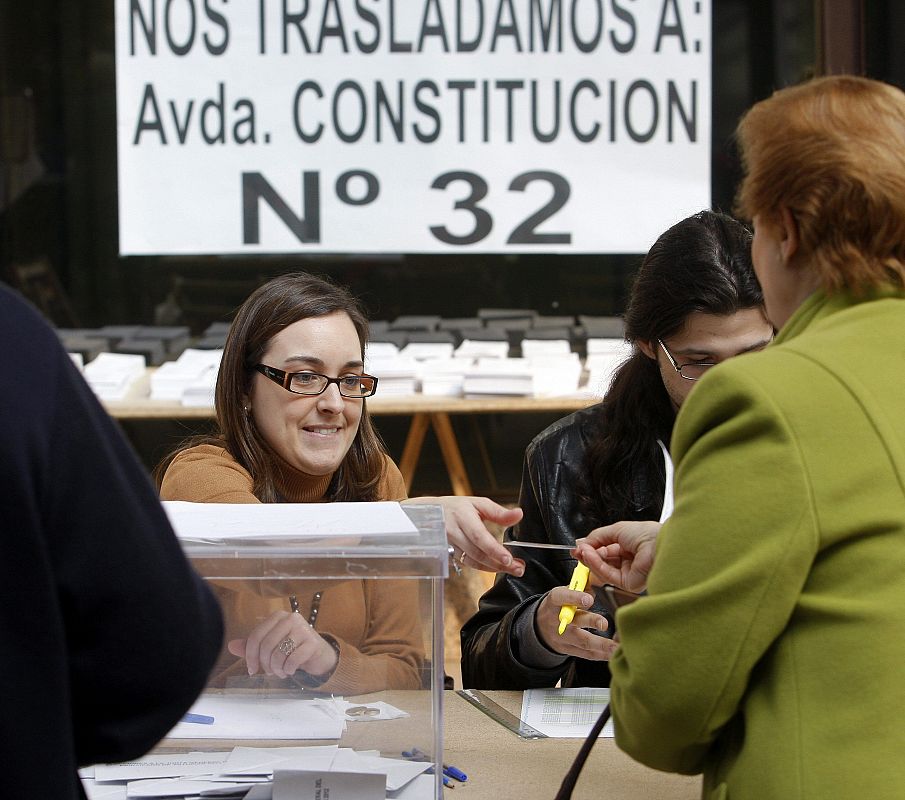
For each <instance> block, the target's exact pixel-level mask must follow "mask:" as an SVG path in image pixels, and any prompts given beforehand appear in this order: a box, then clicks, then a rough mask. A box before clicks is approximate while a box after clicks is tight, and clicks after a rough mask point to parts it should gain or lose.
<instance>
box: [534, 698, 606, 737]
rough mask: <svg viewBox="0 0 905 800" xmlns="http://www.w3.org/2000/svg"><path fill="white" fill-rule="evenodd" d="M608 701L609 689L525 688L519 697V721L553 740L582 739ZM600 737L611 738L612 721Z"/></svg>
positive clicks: (604, 727)
mask: <svg viewBox="0 0 905 800" xmlns="http://www.w3.org/2000/svg"><path fill="white" fill-rule="evenodd" d="M609 702H610V690H609V689H595V688H579V689H528V690H527V691H525V692H524V694H523V695H522V719H523V720H524V721H525V722H526V723H528V724H529V725H530V726H531V727H532V728H535V729H537V730H539V731H540V732H541V733H545V734H547V736H549V737H551V738H554V739H585V738H587V735H588V734H589V733H590V732H591V728H592V727H593V726H594V723H595V722H596V721H597V718H598V717H599V716H600V714H601V712H602V711H603V709H604V706H606V704H607V703H609ZM600 736H601V738H604V737H609V738H612V737H613V736H614V733H613V720H612V719H611V720H609V721H608V722H607V724H606V725H604V726H603V731H602V732H601V733H600Z"/></svg>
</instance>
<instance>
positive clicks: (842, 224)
mask: <svg viewBox="0 0 905 800" xmlns="http://www.w3.org/2000/svg"><path fill="white" fill-rule="evenodd" d="M736 133H737V137H738V142H739V146H740V150H741V155H742V162H743V165H744V168H745V178H744V180H743V181H742V185H741V188H740V190H739V194H738V198H737V208H738V212H739V214H740V215H741V216H743V217H745V218H748V219H750V218H753V217H754V216H755V215H760V216H762V217H764V218H765V219H766V220H768V221H770V220H774V219H775V218H776V215H777V214H778V212H779V210H780V209H781V208H787V209H788V210H789V211H790V212H791V213H792V216H793V217H794V218H795V220H796V222H797V224H798V232H799V237H800V244H799V249H798V252H797V253H796V256H795V261H796V263H798V264H802V265H807V266H808V267H809V268H812V269H814V270H815V271H816V272H817V274H818V276H819V278H820V281H821V284H822V286H823V288H824V289H825V290H826V291H828V292H836V291H840V290H843V289H846V290H850V291H852V292H856V293H860V292H863V291H865V290H867V289H870V288H871V287H875V286H879V285H881V284H888V283H890V282H893V283H897V284H899V285H905V93H903V92H902V91H901V90H899V89H897V88H895V87H893V86H890V85H888V84H885V83H881V82H879V81H874V80H869V79H867V78H858V77H854V76H843V75H837V76H832V77H826V78H817V79H814V80H812V81H808V82H807V83H803V84H801V85H799V86H793V87H790V88H788V89H782V90H780V91H778V92H775V93H774V94H773V96H772V97H770V98H768V99H766V100H763V101H761V102H760V103H757V104H756V105H754V106H753V107H752V108H751V109H750V110H749V111H748V112H747V113H746V114H745V115H744V116H743V117H742V120H741V122H740V123H739V125H738V129H737V132H736Z"/></svg>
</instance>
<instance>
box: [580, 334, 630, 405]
mask: <svg viewBox="0 0 905 800" xmlns="http://www.w3.org/2000/svg"><path fill="white" fill-rule="evenodd" d="M631 354H632V345H631V344H630V343H629V342H626V341H625V340H624V339H588V357H587V358H586V359H585V370H587V373H588V378H587V387H588V390H589V391H590V392H592V393H593V394H596V395H597V396H598V397H603V396H604V395H605V394H606V393H607V390H608V389H609V387H610V381H611V380H612V379H613V374H614V373H615V372H616V370H617V369H618V368H619V365H620V364H622V363H623V362H624V361H625V360H626V359H627V358H629V357H630V356H631Z"/></svg>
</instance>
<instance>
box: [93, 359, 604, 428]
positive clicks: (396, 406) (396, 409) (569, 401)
mask: <svg viewBox="0 0 905 800" xmlns="http://www.w3.org/2000/svg"><path fill="white" fill-rule="evenodd" d="M152 371H153V368H150V369H148V370H146V371H145V374H144V375H143V376H142V377H140V378H138V379H137V380H136V381H135V382H134V383H133V385H132V388H131V389H130V391H129V394H128V396H127V397H126V398H125V399H123V400H106V401H104V407H105V408H106V409H107V412H108V413H109V414H110V415H111V416H113V417H116V418H117V419H176V418H178V419H211V418H213V416H214V409H213V408H212V407H211V406H201V407H192V406H184V405H182V404H181V403H180V402H179V401H178V400H151V398H150V396H149V394H150V375H151V372H152ZM599 399H600V398H599V397H597V396H595V395H593V394H591V393H581V394H571V395H563V396H559V397H506V396H499V395H493V396H487V397H442V396H433V395H423V394H417V395H379V394H378V395H375V396H374V397H373V398H371V399H370V400H368V410H369V411H370V412H371V414H373V415H381V414H383V415H402V414H422V413H423V414H435V413H446V414H494V413H502V414H505V413H519V412H533V411H537V412H543V411H555V412H562V413H569V412H571V411H578V410H579V409H581V408H585V407H587V406H589V405H592V404H594V403H596V402H597V401H598V400H599Z"/></svg>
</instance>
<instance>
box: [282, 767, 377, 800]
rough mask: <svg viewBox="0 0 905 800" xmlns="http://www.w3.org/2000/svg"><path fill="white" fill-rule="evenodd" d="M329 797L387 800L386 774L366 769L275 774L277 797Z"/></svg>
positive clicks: (293, 799)
mask: <svg viewBox="0 0 905 800" xmlns="http://www.w3.org/2000/svg"><path fill="white" fill-rule="evenodd" d="M300 797H329V798H330V800H384V798H385V797H386V786H385V784H384V780H383V775H375V774H369V773H364V772H292V771H282V770H281V771H278V772H275V773H274V775H273V800H298V799H299V798H300Z"/></svg>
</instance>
